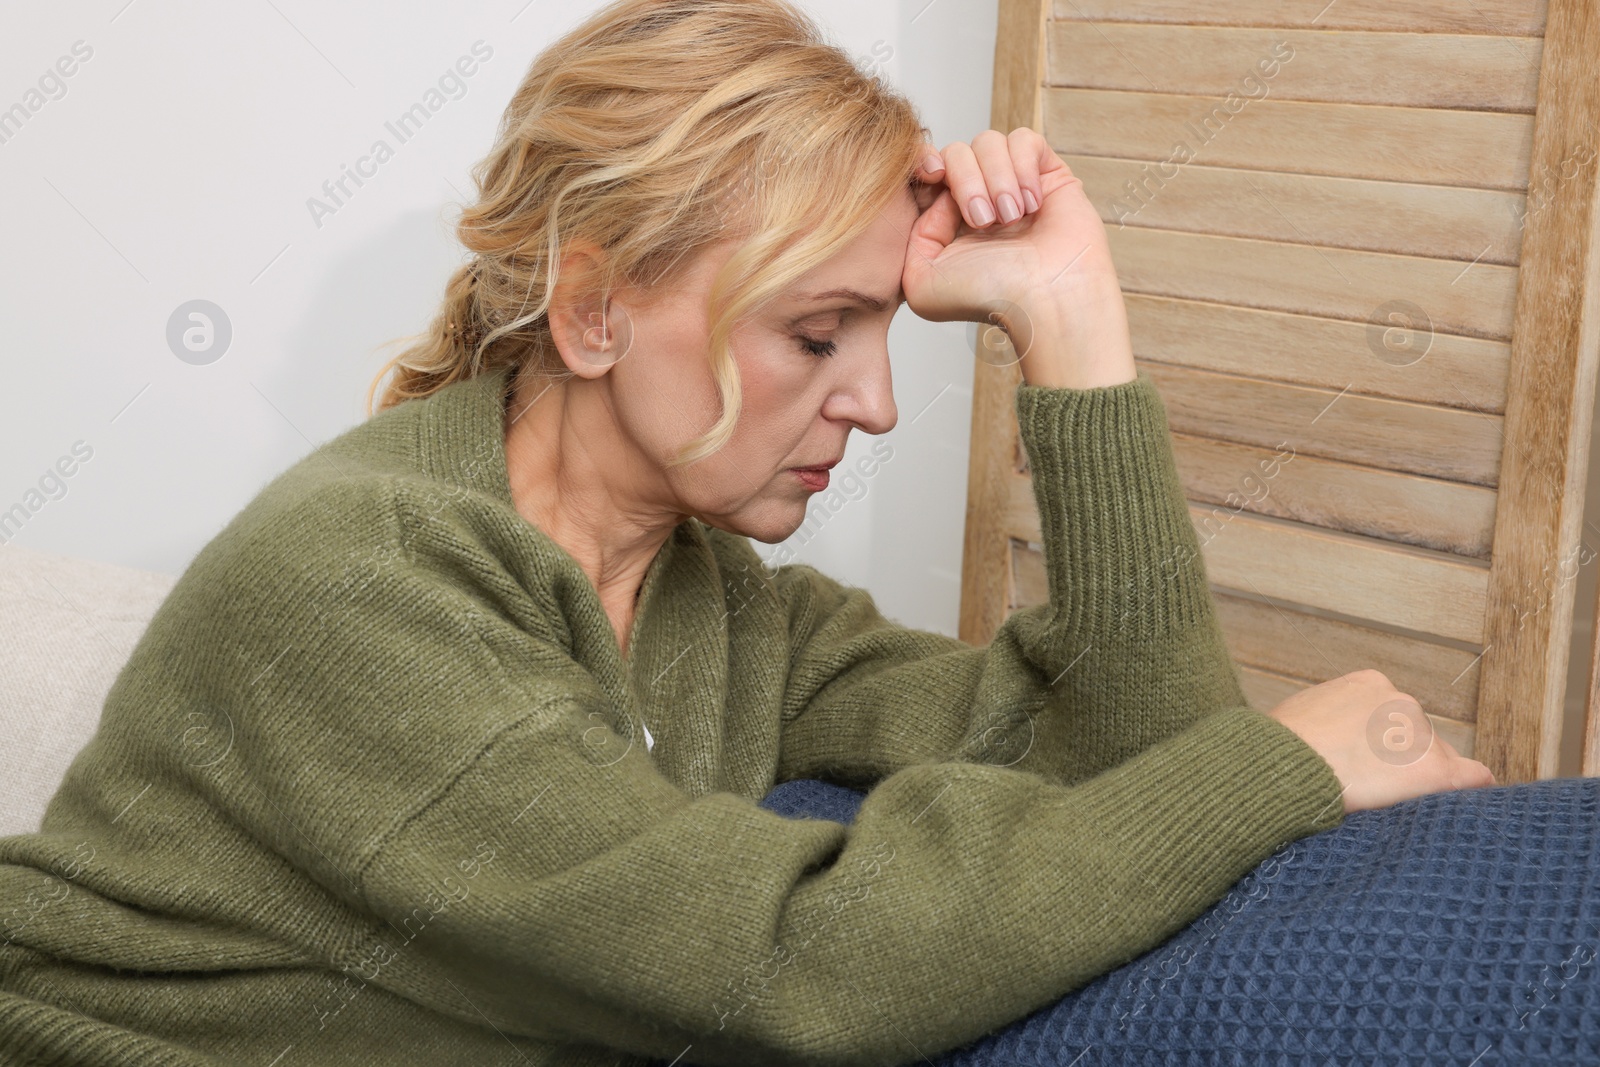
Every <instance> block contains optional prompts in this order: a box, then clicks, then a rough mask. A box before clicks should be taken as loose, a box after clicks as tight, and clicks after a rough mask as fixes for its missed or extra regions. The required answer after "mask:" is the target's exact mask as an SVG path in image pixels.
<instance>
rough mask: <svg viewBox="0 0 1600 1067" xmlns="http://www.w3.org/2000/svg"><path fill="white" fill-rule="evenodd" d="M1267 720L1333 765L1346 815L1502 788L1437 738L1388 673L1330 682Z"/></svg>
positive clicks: (1348, 676) (1305, 693)
mask: <svg viewBox="0 0 1600 1067" xmlns="http://www.w3.org/2000/svg"><path fill="white" fill-rule="evenodd" d="M1267 714H1268V715H1271V716H1272V717H1273V718H1274V719H1277V720H1278V721H1279V722H1281V723H1283V724H1284V725H1285V726H1287V727H1289V729H1291V730H1293V731H1294V732H1295V733H1296V734H1298V735H1299V736H1300V739H1301V740H1303V741H1304V742H1305V743H1306V744H1308V745H1310V746H1311V747H1312V748H1314V749H1316V751H1317V754H1318V755H1320V756H1321V757H1322V758H1323V759H1325V760H1327V761H1328V765H1329V766H1330V767H1332V768H1333V773H1334V774H1335V775H1336V776H1337V777H1338V779H1339V781H1340V782H1341V783H1343V784H1344V810H1345V812H1346V813H1349V812H1352V811H1365V810H1368V809H1373V808H1386V807H1388V806H1389V805H1391V804H1395V803H1398V802H1399V801H1402V800H1409V799H1411V798H1412V797H1420V796H1423V795H1424V794H1427V793H1441V792H1444V791H1446V790H1453V789H1472V788H1476V787H1479V786H1486V785H1494V784H1495V780H1494V774H1493V773H1492V772H1491V771H1490V770H1489V768H1488V767H1485V766H1484V765H1483V764H1481V763H1479V762H1478V761H1477V760H1474V759H1468V758H1466V757H1465V756H1463V755H1461V754H1460V753H1459V752H1457V751H1456V750H1455V749H1454V748H1453V747H1451V745H1450V744H1449V742H1447V741H1446V740H1445V739H1444V738H1442V737H1440V736H1438V735H1437V734H1436V733H1434V732H1433V729H1432V727H1431V725H1430V724H1429V723H1428V720H1427V717H1426V716H1425V715H1424V714H1423V712H1422V707H1421V705H1420V704H1419V703H1418V702H1417V700H1416V699H1415V698H1414V697H1412V696H1410V695H1408V694H1406V693H1402V692H1400V691H1399V690H1397V689H1396V688H1395V687H1394V686H1393V685H1392V684H1391V683H1390V681H1389V679H1388V678H1387V677H1386V676H1385V675H1384V674H1383V673H1382V672H1381V671H1375V670H1364V671H1355V672H1353V673H1351V674H1345V675H1341V676H1339V677H1338V678H1331V679H1329V680H1328V681H1326V682H1323V683H1322V684H1320V685H1314V686H1312V687H1311V688H1309V689H1302V690H1301V691H1300V692H1298V693H1296V694H1294V695H1293V696H1291V697H1289V698H1288V699H1287V700H1285V701H1283V702H1282V703H1280V704H1279V705H1278V706H1277V707H1275V708H1273V709H1272V710H1271V711H1269V712H1268V713H1267Z"/></svg>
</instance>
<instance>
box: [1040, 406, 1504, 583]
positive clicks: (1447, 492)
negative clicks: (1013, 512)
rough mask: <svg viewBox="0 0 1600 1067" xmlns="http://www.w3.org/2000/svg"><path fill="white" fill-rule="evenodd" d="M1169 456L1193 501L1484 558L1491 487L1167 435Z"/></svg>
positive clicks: (1489, 539)
mask: <svg viewBox="0 0 1600 1067" xmlns="http://www.w3.org/2000/svg"><path fill="white" fill-rule="evenodd" d="M1173 453H1174V459H1175V461H1176V463H1177V466H1178V475H1179V478H1180V480H1181V481H1182V483H1183V488H1184V495H1185V496H1187V497H1188V498H1189V499H1190V500H1193V501H1195V502H1196V503H1202V504H1220V505H1225V506H1228V507H1236V506H1238V505H1239V504H1241V503H1242V504H1244V505H1245V510H1247V511H1249V512H1252V513H1254V514H1258V515H1271V516H1274V517H1276V518H1280V519H1292V520H1294V521H1296V522H1303V523H1306V524H1308V525H1312V526H1320V527H1323V528H1324V529H1330V530H1341V531H1343V532H1345V533H1353V534H1361V535H1363V536H1366V537H1377V538H1382V539H1384V540H1386V541H1395V542H1398V543H1400V544H1408V545H1415V546H1417V547H1418V548H1427V549H1432V550H1433V551H1436V552H1447V553H1450V554H1453V555H1458V556H1470V557H1473V558H1477V559H1482V560H1484V561H1485V562H1487V561H1488V559H1489V553H1490V548H1491V542H1492V539H1493V537H1494V508H1495V493H1494V491H1493V490H1491V489H1483V488H1480V487H1478V486H1474V485H1463V484H1462V483H1460V482H1447V481H1441V480H1439V479H1436V478H1422V477H1418V476H1417V475H1413V474H1397V473H1394V472H1391V471H1383V470H1376V469H1374V468H1372V467H1358V466H1352V465H1351V464H1348V463H1340V462H1337V461H1334V460H1325V459H1321V458H1318V457H1316V456H1309V455H1293V454H1292V453H1291V454H1289V455H1288V457H1285V456H1284V454H1283V453H1280V452H1278V451H1277V450H1275V449H1270V448H1256V447H1252V446H1248V445H1238V444H1233V443H1231V442H1227V441H1214V440H1211V439H1209V438H1204V437H1191V436H1189V435H1187V434H1174V435H1173ZM1030 492H1031V482H1030Z"/></svg>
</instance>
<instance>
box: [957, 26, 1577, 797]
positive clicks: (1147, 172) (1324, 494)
mask: <svg viewBox="0 0 1600 1067" xmlns="http://www.w3.org/2000/svg"><path fill="white" fill-rule="evenodd" d="M1547 8H1548V10H1547ZM994 86H995V89H994V103H993V117H992V123H993V125H994V127H995V128H996V129H1000V130H1002V131H1008V130H1010V129H1013V128H1015V127H1017V126H1022V125H1027V126H1033V127H1034V128H1036V129H1039V130H1041V131H1042V132H1043V133H1044V134H1045V135H1046V137H1047V138H1048V140H1049V141H1050V144H1051V145H1052V146H1053V147H1054V148H1055V149H1056V151H1057V152H1058V153H1060V154H1061V156H1062V158H1063V159H1065V160H1066V162H1067V163H1068V165H1069V166H1071V167H1072V169H1073V172H1074V173H1075V174H1077V175H1078V176H1079V177H1080V178H1081V179H1082V180H1083V183H1084V187H1085V190H1086V191H1087V193H1088V195H1089V197H1090V199H1091V201H1092V202H1093V203H1094V204H1095V205H1096V207H1098V208H1099V209H1100V213H1101V216H1102V218H1103V219H1104V220H1105V222H1106V226H1107V229H1108V232H1109V234H1110V238H1111V247H1112V253H1113V256H1114V258H1115V261H1116V264H1117V270H1118V274H1119V277H1120V279H1121V283H1122V288H1123V292H1124V294H1125V296H1126V299H1127V305H1128V313H1129V320H1130V328H1131V331H1132V337H1133V344H1134V352H1135V357H1136V360H1137V362H1138V363H1139V365H1140V366H1141V368H1143V369H1144V370H1145V371H1147V372H1148V373H1149V375H1150V377H1151V378H1152V379H1153V381H1154V382H1155V384H1156V385H1157V387H1158V389H1159V390H1160V392H1161V394H1162V397H1163V400H1164V402H1165V404H1166V406H1167V411H1168V416H1169V419H1170V422H1171V425H1172V429H1173V435H1174V436H1173V440H1174V448H1175V453H1176V456H1177V462H1178V467H1179V472H1180V474H1181V477H1182V481H1183V485H1184V490H1185V495H1186V497H1187V498H1188V500H1189V505H1190V510H1191V516H1192V518H1193V519H1194V521H1195V524H1196V530H1197V533H1198V534H1199V537H1200V541H1201V543H1202V546H1203V547H1202V552H1203V555H1204V559H1205V564H1206V570H1207V574H1208V576H1209V577H1210V579H1211V582H1212V591H1213V593H1214V595H1215V597H1216V601H1217V604H1218V609H1219V614H1220V618H1221V622H1222V625H1223V629H1224V631H1225V632H1226V634H1227V637H1228V641H1229V646H1230V650H1231V652H1232V654H1233V656H1234V659H1235V662H1237V663H1238V664H1239V667H1240V672H1241V677H1242V680H1243V683H1244V685H1245V690H1246V693H1247V695H1248V697H1249V699H1250V700H1251V702H1252V703H1253V704H1255V705H1256V706H1258V707H1261V708H1263V709H1265V708H1268V707H1270V706H1272V705H1273V704H1276V703H1277V702H1278V701H1279V700H1281V699H1282V698H1283V697H1285V696H1287V695H1289V694H1290V693H1293V692H1295V691H1296V690H1298V689H1300V688H1303V687H1305V686H1307V685H1311V684H1314V683H1316V682H1320V681H1323V680H1326V679H1328V678H1332V677H1335V676H1337V675H1340V674H1344V673H1346V672H1348V671H1352V670H1356V669H1359V668H1362V667H1376V668H1378V669H1379V670H1382V671H1383V672H1384V673H1385V674H1387V675H1388V676H1389V677H1390V678H1391V679H1392V680H1393V681H1394V683H1395V684H1396V685H1397V686H1398V687H1399V688H1400V689H1401V690H1403V691H1405V692H1408V693H1411V694H1412V695H1414V696H1415V697H1416V698H1417V699H1418V700H1419V701H1420V702H1421V703H1422V705H1423V708H1424V710H1426V711H1427V712H1428V713H1429V715H1430V717H1431V718H1432V721H1433V723H1434V725H1435V726H1436V728H1437V730H1438V732H1439V734H1440V736H1443V737H1445V738H1447V739H1448V740H1449V741H1450V742H1451V743H1452V744H1454V745H1455V746H1456V747H1457V748H1458V749H1460V750H1461V751H1462V752H1463V753H1467V754H1471V755H1473V756H1474V757H1475V758H1477V759H1480V760H1482V761H1483V762H1485V763H1486V764H1488V765H1489V767H1490V768H1491V769H1492V770H1493V771H1494V772H1495V774H1496V776H1497V777H1498V778H1499V780H1500V781H1502V782H1512V781H1526V780H1529V779H1533V778H1539V777H1549V776H1551V775H1553V774H1555V773H1557V764H1558V756H1559V750H1558V745H1559V744H1560V743H1561V737H1560V726H1561V721H1562V700H1563V689H1564V682H1565V677H1566V672H1567V661H1568V639H1569V635H1570V633H1571V627H1572V620H1573V612H1574V597H1573V593H1574V589H1575V585H1576V583H1575V582H1574V581H1573V578H1574V577H1575V575H1576V574H1577V572H1578V570H1579V568H1580V567H1582V566H1586V565H1590V564H1591V561H1592V560H1593V559H1594V558H1595V556H1596V553H1597V552H1600V531H1597V530H1595V529H1594V528H1593V527H1588V528H1585V524H1584V523H1583V495H1584V494H1583V489H1584V481H1585V476H1586V472H1587V459H1588V448H1589V437H1590V429H1591V425H1590V424H1591V419H1592V411H1593V403H1594V397H1595V373H1596V357H1597V350H1600V338H1597V334H1596V324H1597V317H1596V312H1597V307H1596V296H1597V293H1600V282H1597V270H1600V268H1597V257H1596V236H1597V235H1596V232H1595V227H1596V211H1595V208H1596V189H1597V182H1596V175H1597V172H1600V150H1597V148H1596V145H1597V143H1600V133H1597V126H1596V123H1597V121H1600V5H1596V4H1594V3H1593V2H1592V0H1549V3H1548V5H1547V4H1546V3H1544V2H1540V0H1473V2H1472V3H1462V2H1460V0H1333V2H1332V3H1329V2H1327V0H1274V2H1259V3H1239V2H1227V3H1224V2H1221V0H1054V3H1053V5H1052V4H1051V2H1050V0H1001V2H1000V21H999V26H998V34H997V42H996V49H995V71H994ZM1019 380H1020V377H1019V374H1018V371H1017V369H1016V367H1015V366H1014V365H1013V366H1007V367H997V366H995V365H993V364H991V363H988V362H985V361H981V360H980V361H977V375H976V380H975V388H974V399H973V420H972V429H973V437H972V461H971V464H972V465H971V470H970V479H969V487H968V510H967V533H966V544H965V559H964V566H963V581H962V631H961V635H962V637H963V638H965V639H966V640H969V641H973V642H978V643H981V642H984V641H987V640H988V639H989V638H990V636H992V634H993V632H994V629H995V627H996V626H998V625H999V623H1000V622H1001V621H1002V620H1003V619H1004V617H1005V616H1006V614H1007V613H1009V612H1010V611H1012V610H1015V609H1016V608H1019V607H1023V606H1027V605H1029V604H1033V603H1038V602H1042V601H1043V600H1045V599H1046V586H1045V582H1044V573H1043V567H1042V563H1043V559H1042V556H1041V549H1040V544H1039V541H1040V532H1039V523H1038V515H1037V513H1036V510H1035V506H1034V501H1033V495H1032V487H1031V484H1030V482H1029V476H1028V473H1027V470H1026V456H1025V454H1024V452H1023V450H1022V449H1021V446H1020V444H1019V441H1018V438H1017V427H1016V419H1015V415H1014V411H1013V406H1012V394H1013V390H1014V388H1015V386H1016V383H1017V382H1018V381H1019ZM1289 455H1292V458H1289V459H1287V461H1285V459H1284V457H1285V456H1289ZM1275 459H1276V462H1274V460H1275ZM1267 470H1271V471H1272V472H1273V473H1272V475H1271V476H1270V477H1268V476H1265V475H1264V474H1263V472H1264V471H1267ZM1586 535H1588V536H1586ZM1593 608H1594V605H1592V604H1587V605H1584V610H1585V611H1593ZM1596 677H1597V675H1596V673H1595V671H1594V670H1593V669H1591V672H1590V678H1591V679H1594V678H1596ZM1595 688H1596V685H1595V683H1594V681H1591V685H1590V689H1591V694H1592V693H1593V691H1594V689H1595ZM1593 703H1594V702H1593V699H1592V696H1591V699H1590V707H1591V708H1592V707H1593ZM1588 722H1589V725H1588V730H1587V734H1588V740H1587V745H1586V747H1585V759H1584V762H1583V764H1582V767H1583V773H1600V715H1594V714H1591V715H1590V716H1589V720H1588ZM1581 741H1582V739H1580V738H1573V737H1569V738H1567V742H1566V743H1567V744H1570V745H1577V744H1580V743H1581Z"/></svg>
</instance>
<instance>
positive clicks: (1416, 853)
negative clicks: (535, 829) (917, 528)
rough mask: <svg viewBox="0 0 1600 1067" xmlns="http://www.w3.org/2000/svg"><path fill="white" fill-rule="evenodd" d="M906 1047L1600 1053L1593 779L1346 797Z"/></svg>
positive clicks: (1156, 1058) (1484, 1063)
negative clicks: (978, 1017)
mask: <svg viewBox="0 0 1600 1067" xmlns="http://www.w3.org/2000/svg"><path fill="white" fill-rule="evenodd" d="M864 796H865V794H863V793H860V792H858V791H856V790H853V789H847V788H845V787H843V786H838V785H833V784H831V783H828V782H822V781H817V780H814V779H802V780H800V781H794V782H785V783H782V784H780V785H779V786H777V787H776V788H775V789H773V790H772V792H770V793H769V794H767V796H766V797H765V798H764V799H763V800H762V801H761V804H762V806H763V807H766V808H768V809H769V810H771V811H774V812H777V813H778V814H780V815H786V816H790V817H795V818H800V817H812V818H829V819H835V820H837V821H839V822H844V823H849V822H851V821H853V820H854V818H855V814H856V810H857V808H859V807H860V805H861V801H862V800H863V799H864ZM907 1062H908V1063H921V1062H928V1063H932V1064H933V1065H934V1067H1001V1065H1005V1067H1046V1065H1049V1067H1095V1065H1101V1064H1138V1065H1141V1067H1149V1065H1178V1064H1183V1065H1188V1064H1207V1065H1211V1064H1272V1065H1273V1067H1289V1065H1296V1067H1298V1065H1301V1064H1304V1065H1307V1067H1310V1065H1317V1067H1322V1065H1341V1064H1385V1065H1394V1064H1419V1065H1420V1064H1428V1065H1433V1064H1452V1065H1459V1067H1496V1065H1507V1067H1510V1065H1518V1067H1520V1065H1527V1064H1560V1065H1562V1067H1572V1065H1589V1064H1595V1065H1600V778H1553V779H1546V780H1543V781H1539V782H1532V783H1527V784H1520V785H1503V786H1490V787H1487V788H1481V789H1470V790H1462V791H1457V792H1449V793H1433V794H1430V795H1428V796H1424V797H1417V798H1415V799H1412V800H1408V801H1404V802H1402V803H1400V804H1396V805H1394V806H1392V807H1388V808H1383V809H1380V810H1378V811H1358V812H1352V813H1350V814H1349V815H1346V816H1345V819H1344V822H1343V823H1342V824H1341V825H1339V826H1337V827H1335V828H1334V829H1332V830H1328V831H1324V832H1323V833H1319V834H1313V835H1311V836H1309V837H1303V838H1300V839H1299V840H1297V841H1293V842H1290V843H1289V844H1287V845H1285V846H1284V847H1283V848H1281V849H1279V850H1278V851H1277V852H1276V853H1274V854H1273V855H1272V856H1271V857H1269V858H1268V859H1267V860H1265V861H1264V862H1263V863H1262V864H1261V865H1260V866H1258V867H1257V868H1256V869H1255V870H1253V871H1252V872H1250V873H1249V874H1248V875H1246V876H1245V877H1244V878H1242V879H1240V880H1239V881H1238V882H1237V883H1236V884H1235V885H1234V886H1233V888H1232V889H1230V890H1229V891H1228V893H1227V894H1226V895H1225V896H1224V897H1223V898H1222V899H1221V900H1219V901H1218V902H1217V903H1216V904H1214V905H1213V906H1212V907H1211V908H1209V909H1208V910H1207V911H1206V912H1205V913H1204V914H1203V915H1201V916H1200V917H1199V918H1198V919H1196V920H1195V921H1194V922H1193V923H1191V924H1189V925H1188V926H1186V927H1185V928H1184V929H1182V930H1181V931H1179V932H1178V933H1177V934H1175V935H1173V936H1172V937H1171V938H1169V939H1168V940H1167V941H1166V942H1164V943H1162V944H1161V945H1159V946H1157V947H1156V948H1154V949H1152V950H1151V951H1149V952H1147V953H1145V954H1144V955H1142V956H1140V957H1138V958H1137V959H1134V960H1131V961H1129V962H1128V963H1127V964H1125V965H1123V966H1122V967H1120V968H1118V969H1116V970H1114V971H1111V972H1108V973H1107V974H1104V975H1101V976H1100V977H1098V978H1096V979H1095V980H1094V981H1092V982H1090V983H1089V984H1088V985H1086V986H1083V987H1082V988H1080V989H1078V990H1076V991H1074V992H1073V993H1071V994H1069V995H1068V996H1066V997H1064V998H1062V999H1061V1000H1059V1001H1057V1002H1056V1003H1055V1004H1052V1005H1050V1006H1048V1007H1046V1008H1043V1009H1041V1010H1039V1011H1037V1012H1035V1013H1034V1014H1033V1015H1030V1016H1027V1017H1025V1018H1021V1019H1019V1020H1018V1021H1017V1022H1015V1023H1012V1024H1011V1025H1009V1026H1007V1027H1005V1028H1004V1029H1002V1030H999V1031H996V1032H994V1033H991V1034H989V1035H988V1036H986V1037H983V1038H980V1039H978V1040H977V1041H975V1042H973V1043H972V1044H970V1045H968V1046H966V1047H965V1048H961V1049H957V1050H953V1051H950V1052H946V1053H944V1054H943V1055H941V1056H938V1057H935V1058H934V1059H932V1060H927V1061H924V1060H922V1059H920V1058H919V1057H916V1056H914V1055H912V1054H910V1053H909V1050H908V1056H907Z"/></svg>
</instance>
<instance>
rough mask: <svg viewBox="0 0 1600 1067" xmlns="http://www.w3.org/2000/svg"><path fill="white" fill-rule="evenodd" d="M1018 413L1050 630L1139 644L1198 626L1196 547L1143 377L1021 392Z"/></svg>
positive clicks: (1151, 390)
mask: <svg viewBox="0 0 1600 1067" xmlns="http://www.w3.org/2000/svg"><path fill="white" fill-rule="evenodd" d="M1016 410H1017V424H1018V427H1019V429H1020V430H1021V434H1022V442H1023V445H1024V446H1025V447H1026V448H1027V450H1028V461H1029V463H1030V465H1031V467H1032V474H1033V492H1034V500H1035V502H1036V504H1037V505H1038V508H1039V522H1040V528H1041V530H1042V532H1043V537H1044V555H1045V566H1046V571H1047V573H1048V576H1049V584H1050V602H1051V603H1052V604H1054V605H1056V611H1057V614H1056V618H1057V621H1058V623H1059V624H1064V625H1065V626H1066V627H1067V628H1068V630H1069V631H1070V632H1074V633H1092V634H1095V635H1099V636H1102V637H1104V638H1106V639H1108V640H1110V639H1113V638H1117V637H1125V638H1129V639H1134V640H1137V639H1139V638H1140V637H1141V636H1145V637H1148V636H1150V635H1152V634H1156V633H1170V632H1171V631H1172V630H1174V629H1177V628H1181V627H1184V626H1187V625H1190V624H1193V623H1196V622H1199V621H1202V620H1204V619H1205V618H1206V616H1207V614H1208V613H1209V611H1210V590H1209V588H1208V585H1207V582H1206V578H1205V572H1204V563H1203V561H1202V560H1201V557H1200V551H1199V540H1198V538H1197V537H1196V536H1195V531H1194V524H1193V522H1192V521H1191V520H1190V518H1189V512H1188V506H1187V504H1186V502H1185V500H1184V496H1183V488H1182V483H1181V482H1180V481H1179V479H1178V472H1177V466H1176V463H1175V461H1174V459H1173V455H1172V440H1171V436H1170V431H1169V428H1168V425H1167V415H1166V408H1165V406H1164V405H1163V403H1162V400H1161V394H1160V393H1158V392H1157V391H1156V387H1155V383H1154V382H1152V381H1151V380H1150V378H1149V376H1148V375H1147V374H1146V373H1145V372H1144V371H1143V370H1140V371H1138V376H1137V377H1136V378H1134V379H1133V380H1132V381H1128V382H1121V383H1118V384H1116V385H1108V386H1099V387H1096V388H1092V389H1070V388H1064V387H1060V388H1058V387H1052V386H1037V385H1029V384H1027V383H1026V382H1024V383H1022V384H1020V385H1018V386H1017V392H1016Z"/></svg>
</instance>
